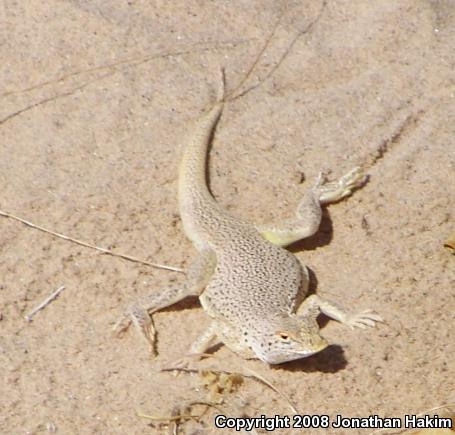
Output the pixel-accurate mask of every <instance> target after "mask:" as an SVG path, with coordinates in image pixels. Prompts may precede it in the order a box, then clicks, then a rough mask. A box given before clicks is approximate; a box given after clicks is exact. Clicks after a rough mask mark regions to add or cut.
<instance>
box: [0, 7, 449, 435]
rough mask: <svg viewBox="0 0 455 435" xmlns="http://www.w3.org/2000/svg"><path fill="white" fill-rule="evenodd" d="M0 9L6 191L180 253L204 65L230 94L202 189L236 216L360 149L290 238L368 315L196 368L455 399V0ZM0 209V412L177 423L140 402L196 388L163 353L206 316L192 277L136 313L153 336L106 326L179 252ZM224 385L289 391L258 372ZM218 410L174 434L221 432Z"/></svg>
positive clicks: (235, 411) (425, 405)
mask: <svg viewBox="0 0 455 435" xmlns="http://www.w3.org/2000/svg"><path fill="white" fill-rule="evenodd" d="M0 14H1V15H0V16H1V23H2V24H1V26H0V35H1V44H0V51H1V60H2V61H1V67H0V95H1V105H0V186H1V197H0V198H1V199H0V209H1V210H2V211H3V212H6V213H12V214H14V215H16V216H18V217H21V218H23V219H26V220H28V221H31V222H33V223H34V224H36V225H40V226H43V227H45V228H48V229H51V230H53V231H55V232H58V233H62V234H64V235H67V236H70V237H73V238H76V239H80V240H83V241H85V242H88V243H91V244H94V245H97V246H100V247H104V248H107V249H110V250H113V251H115V252H121V253H126V254H129V255H132V256H135V257H138V258H141V259H144V260H147V261H150V262H159V263H164V264H169V265H173V266H176V267H181V268H183V269H185V267H186V266H187V265H188V263H189V262H190V261H191V258H192V257H193V256H194V254H195V249H194V248H193V246H192V245H191V243H190V242H189V241H188V240H187V239H186V237H185V235H184V233H183V231H182V226H181V222H180V220H179V215H178V206H177V169H178V164H179V159H180V156H181V152H182V149H183V146H184V145H185V141H187V140H188V138H189V137H190V135H191V125H192V124H193V122H195V121H196V120H197V119H198V117H199V116H200V115H201V114H202V113H203V112H204V110H205V109H207V108H208V107H210V104H211V103H212V102H213V99H214V94H215V90H216V88H217V86H218V80H219V69H220V67H224V68H225V71H226V82H227V89H228V91H229V92H231V93H232V92H234V95H237V96H238V98H236V99H234V100H233V101H231V102H230V103H228V104H227V106H226V108H225V111H224V114H223V117H222V119H221V121H220V123H219V125H218V129H217V132H216V135H215V138H214V141H213V147H212V151H211V157H210V163H209V171H210V185H211V189H212V192H213V194H214V196H215V197H216V199H217V200H218V201H219V203H220V204H222V206H223V207H225V208H226V209H227V210H229V211H230V212H232V213H235V214H237V215H238V216H240V217H242V218H244V219H248V220H250V221H253V222H268V221H273V220H279V219H283V218H286V217H289V216H292V215H293V213H294V210H295V207H296V205H297V203H298V201H299V199H300V198H301V196H302V194H303V192H304V191H305V189H307V188H308V186H310V185H311V184H312V183H313V182H314V180H315V179H316V177H317V175H318V173H319V172H320V171H326V172H328V173H329V176H330V177H332V178H335V177H338V176H340V175H342V174H344V173H345V172H347V171H348V170H350V169H351V168H352V167H354V166H356V165H359V164H361V165H364V166H366V167H367V172H368V175H369V181H368V183H367V184H366V185H365V186H364V187H363V188H362V189H360V190H358V191H357V192H355V194H354V195H353V196H352V197H350V198H349V199H347V200H344V201H342V202H340V203H338V204H334V205H331V206H330V207H328V209H327V212H326V214H325V216H324V219H323V222H322V225H321V229H320V231H319V232H318V234H317V235H315V236H313V237H311V238H310V239H308V240H305V241H302V242H300V243H298V244H296V245H295V246H293V249H292V250H293V252H294V253H295V255H296V256H297V257H298V258H299V259H300V260H301V261H302V262H303V263H305V264H306V265H307V266H308V267H309V268H310V270H311V280H312V282H311V287H312V290H313V291H315V292H316V293H317V294H319V295H320V296H322V297H325V298H328V299H330V300H332V301H335V302H337V303H338V304H339V305H341V306H345V307H348V308H351V309H352V310H357V311H361V310H364V309H368V308H371V309H374V310H375V311H376V312H377V313H379V314H380V315H381V316H382V317H383V318H384V320H385V321H384V323H383V324H380V325H378V326H377V327H376V328H374V329H366V330H360V329H357V330H350V329H349V328H346V327H344V326H343V325H340V324H339V323H337V322H335V321H327V319H324V318H322V319H321V321H322V326H323V329H322V335H323V336H324V337H325V338H327V339H328V340H329V341H330V343H331V346H330V347H329V348H327V349H326V350H325V351H323V352H321V353H319V354H317V355H314V356H312V357H310V358H307V359H302V360H299V361H295V362H292V363H288V364H282V365H279V366H273V367H272V366H268V365H266V364H264V363H262V362H260V361H257V360H250V361H246V360H243V359H242V358H240V357H239V356H237V355H236V354H234V353H232V352H231V351H230V350H229V349H227V348H226V347H224V346H221V347H219V348H217V349H215V350H214V352H213V354H214V356H215V358H208V359H205V360H204V361H202V362H200V363H197V364H195V367H223V368H226V369H232V370H254V371H255V372H256V373H258V374H260V375H261V376H263V377H264V378H266V379H267V380H268V381H270V382H271V383H272V384H273V385H274V386H275V387H276V388H277V389H279V390H280V391H281V392H282V393H283V394H285V395H287V396H288V397H289V398H290V400H291V401H292V403H293V404H294V405H295V407H296V408H297V410H298V412H299V413H301V414H307V415H328V416H330V417H331V418H335V417H336V416H337V415H343V416H345V417H367V416H369V415H373V414H377V415H379V416H383V417H403V416H404V415H405V414H417V413H419V412H422V411H425V410H428V409H431V408H433V407H436V406H439V405H444V404H450V403H452V404H453V403H454V402H455V388H454V387H455V363H454V355H455V339H454V329H455V317H454V316H455V295H454V290H455V256H454V255H453V253H452V252H451V251H450V249H448V248H445V247H444V241H445V240H446V238H447V237H448V236H449V235H450V234H451V233H452V232H453V231H454V230H455V220H454V212H455V210H454V204H455V73H454V71H455V2H454V1H453V0H432V1H431V0H427V1H424V0H400V1H395V0H383V1H377V2H372V1H369V0H355V1H352V0H351V1H348V0H340V1H335V0H334V1H331V0H327V1H326V2H323V1H321V0H308V1H290V2H282V1H280V2H275V1H268V0H266V1H205V0H202V1H190V2H186V1H173V2H163V1H148V2H145V1H135V0H132V1H123V2H107V1H101V0H93V1H86V0H73V1H55V0H49V1H46V2H41V1H37V0H30V1H27V2H13V1H8V0H7V1H5V2H4V3H3V5H2V7H1V8H0ZM0 225H1V233H0V316H1V317H0V319H1V320H0V328H1V334H0V367H1V374H2V376H1V382H0V390H1V394H0V432H1V433H2V434H3V433H4V434H46V433H58V434H161V433H167V431H168V430H174V429H173V428H172V427H167V426H166V425H159V424H158V423H156V422H153V421H151V420H149V419H146V418H143V417H139V416H138V414H137V413H138V412H142V413H144V414H150V415H154V416H169V415H170V414H171V413H172V412H178V410H179V409H183V410H184V406H185V405H186V404H188V403H191V402H194V401H206V400H208V399H207V390H206V388H205V387H204V385H203V382H202V379H201V377H200V376H199V375H197V374H194V375H191V374H186V373H181V374H180V375H179V376H175V375H174V374H173V373H169V372H161V371H160V370H159V368H160V365H161V364H163V363H164V362H166V361H173V360H177V359H178V358H180V357H182V356H183V355H184V354H185V352H186V351H187V350H188V348H189V346H190V345H191V343H192V341H193V340H194V339H195V338H196V337H197V336H198V335H199V334H200V333H201V332H202V331H203V330H204V328H205V327H206V326H207V325H208V324H209V318H208V316H207V314H206V313H205V312H204V311H203V309H202V308H201V307H200V306H199V304H198V302H197V300H196V301H194V300H193V301H188V302H183V303H180V304H178V305H177V306H174V307H171V308H169V309H166V310H164V311H162V312H160V313H157V314H155V315H154V321H155V326H156V329H157V333H158V342H157V347H158V357H156V358H152V357H151V355H150V353H149V350H148V348H147V346H146V345H145V343H144V341H143V340H142V339H140V337H139V336H138V335H137V333H136V331H135V330H133V329H131V330H128V331H127V332H126V333H125V334H124V335H123V336H122V337H120V338H118V337H115V336H113V334H112V327H113V325H114V324H115V322H116V321H117V320H118V319H119V316H120V315H121V313H122V310H123V308H124V307H125V306H127V305H128V304H130V303H131V302H134V301H135V300H137V299H138V298H140V297H141V296H145V295H147V294H151V293H153V292H157V291H159V289H160V288H163V287H165V286H166V285H167V284H168V283H169V282H178V281H179V280H181V281H183V280H184V276H183V275H182V274H180V273H177V272H170V271H164V270H158V269H155V268H152V267H149V266H146V265H144V264H140V263H137V262H131V261H126V260H124V259H122V258H118V257H114V256H108V255H103V254H101V253H99V252H97V251H95V250H93V249H89V248H86V247H83V246H80V245H77V244H75V243H73V242H71V241H68V240H63V239H61V238H57V237H55V236H52V235H50V234H47V233H44V232H42V231H39V230H37V229H34V228H31V227H28V226H26V225H24V224H23V223H20V222H19V221H17V220H14V219H12V218H7V217H4V216H0ZM61 286H64V287H65V289H64V290H63V291H62V292H61V293H60V294H59V296H58V298H56V299H55V300H54V301H52V302H51V303H50V304H49V305H47V306H46V307H45V308H43V309H42V310H41V311H39V312H38V313H36V314H35V315H34V317H33V320H32V321H27V320H26V319H24V316H26V315H27V314H28V313H29V312H30V311H31V310H32V309H33V308H34V307H35V306H37V305H38V304H39V303H40V302H41V301H43V300H44V299H45V298H46V297H47V296H48V295H49V294H51V293H52V292H53V291H54V290H56V289H58V288H59V287H61ZM220 406H221V409H222V410H223V412H225V413H226V414H227V415H229V416H232V417H235V416H240V415H247V416H250V417H258V416H260V415H262V414H264V415H266V416H274V415H275V414H281V415H291V414H292V411H291V409H290V407H289V404H288V403H287V402H286V401H285V400H284V399H283V398H282V397H281V396H280V395H279V394H277V393H276V392H274V391H273V390H271V389H270V388H269V387H268V386H266V385H264V384H261V383H260V382H257V381H255V380H254V379H245V380H244V382H243V383H242V384H241V385H239V386H238V387H237V388H236V390H235V391H233V392H232V393H229V394H226V396H225V397H224V402H223V404H221V405H220ZM201 409H202V408H201V407H200V408H198V409H194V410H193V412H195V413H196V412H201ZM452 409H453V408H452ZM217 414H220V411H219V410H217V409H215V408H209V409H208V410H207V412H206V413H205V415H204V416H202V417H201V418H200V419H199V420H191V421H186V422H184V423H183V424H181V425H180V426H179V431H180V432H179V433H184V434H205V433H208V434H210V433H219V434H222V433H228V431H227V430H217V429H215V427H214V416H215V415H217ZM372 431H373V429H363V430H362V429H353V430H349V429H338V430H337V429H335V428H326V429H316V428H313V429H307V430H305V431H304V432H303V433H308V434H312V433H318V434H322V433H353V434H354V433H364V434H367V433H371V432H372ZM263 432H264V431H260V430H258V433H263ZM297 432H298V431H296V430H291V429H285V430H280V431H276V433H278V434H286V433H297ZM299 432H300V433H302V432H301V431H299Z"/></svg>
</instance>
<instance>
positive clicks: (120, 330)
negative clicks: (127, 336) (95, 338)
mask: <svg viewBox="0 0 455 435" xmlns="http://www.w3.org/2000/svg"><path fill="white" fill-rule="evenodd" d="M131 324H134V326H135V327H136V329H137V330H138V331H139V333H140V335H141V336H142V337H143V338H144V339H145V341H146V342H147V344H148V345H149V348H150V351H151V353H152V355H153V356H156V354H157V352H156V348H155V328H154V326H153V322H152V319H151V317H150V316H149V314H148V312H147V311H146V310H144V309H143V308H142V307H140V306H139V305H133V306H131V307H129V308H128V309H127V310H126V311H125V313H124V314H123V316H122V317H121V318H120V319H119V320H118V322H117V323H116V324H115V325H114V327H113V328H112V329H113V332H114V334H115V335H117V336H118V337H120V336H122V335H123V334H124V333H125V331H126V330H127V329H128V328H129V326H130V325H131Z"/></svg>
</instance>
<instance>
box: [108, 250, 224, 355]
mask: <svg viewBox="0 0 455 435" xmlns="http://www.w3.org/2000/svg"><path fill="white" fill-rule="evenodd" d="M215 266H216V257H215V255H214V253H213V252H212V251H210V250H208V249H207V250H202V251H201V252H200V254H199V256H198V257H197V258H196V260H195V261H194V262H193V263H192V264H191V265H190V267H189V269H188V274H187V281H186V282H185V283H183V284H180V285H172V286H170V287H168V288H165V289H163V290H162V291H160V292H157V293H154V294H151V295H149V296H146V297H144V298H142V299H140V300H139V301H137V302H136V303H134V304H132V305H130V306H129V307H127V308H126V310H125V311H124V314H123V316H122V317H121V318H120V320H119V321H118V322H117V323H116V324H115V325H114V328H113V329H114V332H116V333H117V334H118V335H120V334H121V333H122V332H124V331H125V330H126V329H128V327H129V326H130V325H131V324H133V325H134V326H135V327H136V329H137V330H138V331H139V333H140V336H142V337H143V338H144V339H145V340H146V342H147V344H148V345H149V347H150V350H151V352H152V354H153V355H155V354H156V349H155V328H154V326H153V321H152V318H151V317H150V315H151V314H153V313H155V312H157V311H159V310H161V309H163V308H166V307H169V306H171V305H174V304H176V303H177V302H179V301H181V300H183V299H185V298H186V297H188V296H199V295H200V294H201V293H202V291H203V290H204V288H205V286H206V285H207V283H208V281H209V280H210V277H211V276H212V274H213V271H214V270H215Z"/></svg>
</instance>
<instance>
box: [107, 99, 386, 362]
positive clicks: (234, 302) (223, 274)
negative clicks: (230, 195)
mask: <svg viewBox="0 0 455 435" xmlns="http://www.w3.org/2000/svg"><path fill="white" fill-rule="evenodd" d="M223 92H224V91H222V92H221V96H219V98H218V102H217V103H216V104H215V105H214V106H213V107H212V108H211V109H210V110H209V111H208V112H207V113H206V114H205V116H203V117H202V118H201V119H200V120H199V122H198V123H197V125H196V126H195V127H194V130H193V133H192V135H191V136H190V139H189V140H188V143H187V145H186V147H185V150H184V153H183V157H182V161H181V164H180V170H179V207H180V215H181V219H182V222H183V228H184V230H185V233H186V235H187V236H188V238H189V239H190V240H191V241H192V242H193V244H194V246H195V248H196V249H197V251H198V256H197V257H196V260H195V261H194V262H193V263H192V264H191V266H190V267H189V270H188V273H187V281H186V282H185V283H184V284H180V285H173V286H171V287H169V288H166V289H163V290H161V291H158V292H155V293H154V294H152V295H150V296H148V297H146V298H144V299H143V300H141V301H139V302H138V303H136V304H134V305H132V306H130V307H128V309H127V310H126V312H125V315H124V317H123V318H122V319H121V320H120V321H119V323H118V324H117V325H116V329H117V330H118V331H122V330H125V329H126V328H127V327H128V325H129V324H130V323H131V322H132V323H133V324H134V325H135V326H136V327H137V328H138V329H139V331H140V332H141V336H142V337H144V338H145V339H146V342H147V343H148V344H149V346H150V348H151V349H152V351H153V352H154V351H155V346H154V345H155V330H154V328H153V323H152V320H151V317H150V316H151V314H152V313H154V312H156V311H158V310H160V309H162V308H165V307H167V306H170V305H172V304H174V303H176V302H178V301H180V300H181V299H183V298H185V297H187V296H190V295H197V296H199V299H200V302H201V305H202V307H203V308H204V310H205V311H206V312H207V314H208V315H209V316H210V318H211V319H212V321H211V324H210V325H209V327H208V328H207V330H205V331H204V332H203V333H202V334H201V336H200V337H199V338H198V339H197V340H196V341H195V342H194V343H193V345H192V346H191V349H190V351H189V354H188V355H190V356H191V355H192V356H198V355H199V354H202V353H204V352H205V351H207V349H209V348H210V347H211V346H213V345H214V344H216V343H218V342H222V343H224V344H225V345H226V346H228V347H229V348H230V349H231V350H233V351H234V352H236V353H238V354H239V355H241V356H242V357H244V358H259V359H260V360H262V361H264V362H267V363H269V364H279V363H283V362H287V361H292V360H295V359H299V358H303V357H306V356H309V355H312V354H314V353H316V352H319V351H321V350H323V349H324V348H325V347H327V345H328V343H327V341H326V340H325V339H324V338H322V337H321V336H320V334H319V327H318V324H317V322H316V318H317V316H318V315H319V314H320V313H321V312H322V313H324V314H326V315H327V316H329V317H331V318H333V319H335V320H338V321H339V322H341V323H344V324H346V325H348V326H350V327H352V328H353V327H361V328H364V327H366V326H374V325H375V323H376V322H379V321H382V319H381V317H380V316H379V315H377V314H374V313H372V312H371V311H368V310H367V311H364V312H361V313H359V314H350V313H348V312H346V311H344V310H342V309H341V308H339V307H337V306H336V305H335V304H333V303H331V302H328V301H326V300H324V299H321V298H320V297H318V296H316V295H311V296H309V297H306V296H307V291H308V281H309V278H308V272H307V269H306V267H305V266H303V265H301V264H300V262H299V261H298V260H297V258H296V257H295V256H294V255H292V254H291V253H290V252H289V251H287V250H285V249H284V247H285V246H287V245H289V244H291V243H293V242H295V241H297V240H300V239H302V238H305V237H309V236H311V235H312V234H314V233H315V232H316V231H317V229H318V227H319V224H320V221H321V216H322V211H321V204H328V203H330V202H336V201H339V200H341V199H343V198H345V197H346V196H349V195H350V194H351V193H352V191H353V190H354V189H356V188H358V187H360V186H361V185H362V184H363V183H364V180H365V176H364V175H363V173H362V171H361V170H360V168H355V169H353V170H352V171H350V172H348V173H347V174H346V175H344V176H343V177H341V178H340V179H339V180H337V181H332V182H329V183H326V182H325V180H324V177H323V175H322V174H321V175H320V176H319V177H318V179H317V181H316V183H315V185H314V186H313V187H312V188H311V189H310V190H309V191H308V192H307V193H306V194H305V195H304V197H303V199H302V201H301V203H300V204H299V206H298V207H297V211H296V216H295V217H294V218H291V219H289V220H287V221H285V222H282V223H278V224H270V225H254V224H251V223H248V222H245V221H242V220H240V219H238V218H237V217H235V216H232V215H230V214H229V213H228V212H226V211H225V210H223V209H222V208H221V207H220V205H219V204H218V203H217V202H216V201H215V199H214V198H213V196H212V195H211V194H210V191H209V189H208V187H207V184H206V159H207V153H208V148H209V145H210V142H211V138H212V136H213V134H214V132H215V129H216V125H217V123H218V121H219V119H220V117H221V114H222V110H223V105H224V102H223V98H222V93H223ZM305 297H306V298H305Z"/></svg>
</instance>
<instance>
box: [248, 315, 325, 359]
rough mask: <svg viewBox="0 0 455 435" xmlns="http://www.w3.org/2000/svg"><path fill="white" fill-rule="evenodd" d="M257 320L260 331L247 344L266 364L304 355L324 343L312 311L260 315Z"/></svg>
mask: <svg viewBox="0 0 455 435" xmlns="http://www.w3.org/2000/svg"><path fill="white" fill-rule="evenodd" d="M261 324H262V325H261V329H260V330H261V334H260V336H256V340H254V341H253V342H252V343H251V348H252V349H253V351H254V352H255V354H256V356H257V357H258V358H259V359H261V360H262V361H264V362H266V363H269V364H281V363H284V362H287V361H293V360H296V359H300V358H305V357H307V356H310V355H313V354H315V353H317V352H320V351H321V350H323V349H325V348H326V347H327V346H328V343H327V341H326V340H325V339H324V338H322V337H321V336H320V335H319V325H318V324H317V322H316V317H315V316H313V315H310V316H305V317H302V316H297V315H295V314H286V315H280V316H276V317H274V318H272V319H270V318H269V319H264V321H263V322H261Z"/></svg>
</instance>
